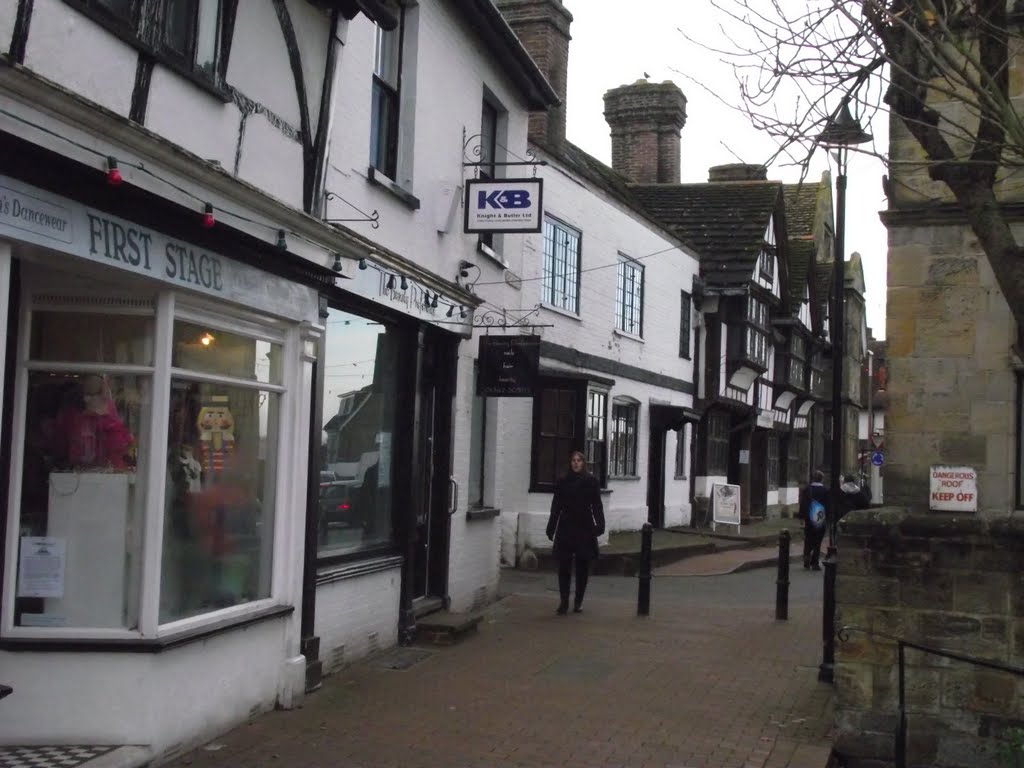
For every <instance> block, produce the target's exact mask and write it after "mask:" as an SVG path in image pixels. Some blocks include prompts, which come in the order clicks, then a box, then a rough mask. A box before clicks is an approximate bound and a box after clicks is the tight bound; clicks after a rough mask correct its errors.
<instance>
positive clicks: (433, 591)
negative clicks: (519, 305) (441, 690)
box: [412, 330, 457, 600]
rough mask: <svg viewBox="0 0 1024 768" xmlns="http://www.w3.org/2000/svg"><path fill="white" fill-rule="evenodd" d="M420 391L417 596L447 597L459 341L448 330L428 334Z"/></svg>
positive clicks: (416, 490) (414, 574)
mask: <svg viewBox="0 0 1024 768" xmlns="http://www.w3.org/2000/svg"><path fill="white" fill-rule="evenodd" d="M422 338H423V346H422V354H421V358H420V359H421V365H420V376H419V383H418V385H417V393H416V397H417V400H418V403H417V414H418V423H417V429H416V440H417V445H416V455H417V456H418V459H417V463H418V466H419V471H418V472H416V473H415V480H414V483H415V485H414V489H413V495H412V503H413V506H414V508H415V511H416V530H415V531H414V537H415V546H414V552H415V555H414V558H413V569H412V581H413V594H412V597H413V600H424V599H427V598H435V597H444V595H445V592H446V589H447V581H448V537H449V529H450V526H449V523H450V506H449V501H450V500H451V498H452V492H453V490H452V489H451V482H450V478H451V453H452V451H451V422H452V397H453V395H454V390H455V376H456V368H455V365H456V344H457V342H456V341H453V340H450V339H449V338H448V337H447V334H445V335H441V334H439V333H436V334H435V333H432V332H430V331H429V330H427V331H425V332H424V334H423V337H422Z"/></svg>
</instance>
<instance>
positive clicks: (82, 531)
mask: <svg viewBox="0 0 1024 768" xmlns="http://www.w3.org/2000/svg"><path fill="white" fill-rule="evenodd" d="M110 304H111V306H108V307H105V308H104V310H103V312H102V313H100V312H99V311H97V308H96V307H95V306H93V305H92V303H91V302H89V301H87V300H83V301H81V302H74V301H68V300H61V301H58V302H49V301H46V300H43V301H40V302H39V305H38V306H37V307H36V311H34V312H33V313H32V314H31V320H30V323H29V326H28V339H29V345H28V353H27V361H26V362H25V363H24V365H23V368H22V373H21V382H22V387H23V389H24V392H25V407H24V410H23V411H22V413H23V418H24V421H23V423H22V424H21V429H20V431H21V432H22V434H23V438H22V441H21V442H22V445H23V450H22V451H21V452H16V453H20V464H21V466H20V474H21V484H20V490H21V493H20V510H19V517H18V529H17V552H16V557H17V565H18V571H17V579H16V587H15V589H16V591H15V601H14V624H15V626H20V627H68V626H72V627H83V628H92V629H134V628H136V627H137V626H138V621H139V594H138V584H139V580H140V567H141V561H140V558H139V555H140V552H141V535H142V525H143V522H144V518H145V514H144V504H145V496H146V468H147V466H148V461H147V459H148V458H149V457H148V455H147V452H146V447H147V440H148V436H149V424H150V417H151V413H152V399H151V392H152V375H151V373H152V364H153V349H152V338H153V325H154V310H153V302H152V301H139V300H135V301H127V300H126V301H123V302H120V303H118V302H116V301H113V302H111V303H110ZM119 310H120V311H119Z"/></svg>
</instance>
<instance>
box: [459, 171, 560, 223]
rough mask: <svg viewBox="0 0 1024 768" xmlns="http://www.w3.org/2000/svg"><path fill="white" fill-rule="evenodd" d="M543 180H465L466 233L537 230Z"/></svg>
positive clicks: (540, 213)
mask: <svg viewBox="0 0 1024 768" xmlns="http://www.w3.org/2000/svg"><path fill="white" fill-rule="evenodd" d="M543 195H544V180H543V179H498V180H487V181H484V180H482V179H470V180H469V181H467V182H466V200H465V209H466V221H465V226H464V227H463V229H464V231H466V232H540V229H541V224H542V222H543V205H542V203H543Z"/></svg>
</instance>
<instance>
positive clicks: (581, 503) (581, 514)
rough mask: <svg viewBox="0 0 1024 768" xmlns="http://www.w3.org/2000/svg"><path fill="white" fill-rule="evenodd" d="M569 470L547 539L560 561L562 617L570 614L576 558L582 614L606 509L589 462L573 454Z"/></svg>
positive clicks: (557, 497)
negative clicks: (570, 592)
mask: <svg viewBox="0 0 1024 768" xmlns="http://www.w3.org/2000/svg"><path fill="white" fill-rule="evenodd" d="M569 468H570V469H569V472H568V474H566V476H565V477H563V478H562V479H561V480H559V481H558V484H557V485H556V486H555V495H554V497H553V498H552V499H551V515H550V517H548V528H547V534H548V538H549V539H550V540H551V541H553V542H554V546H553V547H552V554H554V556H555V558H557V560H558V592H559V595H560V598H561V599H560V600H559V603H558V611H557V613H558V614H559V615H560V616H564V615H565V614H566V613H567V612H568V610H569V585H570V583H571V579H572V560H573V557H575V558H576V599H575V602H574V607H573V612H574V613H579V612H580V611H582V610H583V595H584V593H585V592H586V591H587V578H588V576H589V575H590V561H591V560H594V559H596V558H597V537H598V536H600V535H601V534H602V533H604V507H603V506H602V504H601V486H600V485H599V484H598V482H597V478H596V477H594V476H593V475H591V474H590V473H589V472H587V462H586V459H585V458H584V457H583V454H582V453H580V452H579V451H574V452H573V454H572V456H571V457H570V459H569Z"/></svg>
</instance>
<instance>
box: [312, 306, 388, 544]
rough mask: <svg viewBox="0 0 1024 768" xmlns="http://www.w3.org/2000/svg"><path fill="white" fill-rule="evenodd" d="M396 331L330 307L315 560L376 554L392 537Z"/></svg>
mask: <svg viewBox="0 0 1024 768" xmlns="http://www.w3.org/2000/svg"><path fill="white" fill-rule="evenodd" d="M398 335H399V334H398V330H397V329H396V328H395V327H393V326H390V325H387V324H384V323H380V322H376V321H372V320H368V319H366V318H363V317H359V316H358V315H353V314H350V313H348V312H343V311H341V310H339V309H334V308H332V309H331V310H330V314H329V315H328V317H327V342H326V346H327V352H326V355H325V356H324V400H323V432H322V434H321V445H320V471H321V482H320V494H319V499H318V502H317V507H318V508H317V513H318V519H317V525H318V530H319V547H318V554H319V555H320V556H321V557H323V556H332V555H340V554H349V553H353V552H360V551H367V550H378V549H380V548H381V547H383V546H387V545H390V544H391V542H392V536H393V526H392V506H391V504H392V502H391V497H392V489H393V488H394V480H395V479H394V477H393V473H392V469H393V466H394V462H393V461H392V456H393V455H394V447H395V422H396V405H397V389H398V382H399V381H400V380H401V377H402V375H403V370H404V366H403V365H402V359H401V356H400V344H399V341H398Z"/></svg>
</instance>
